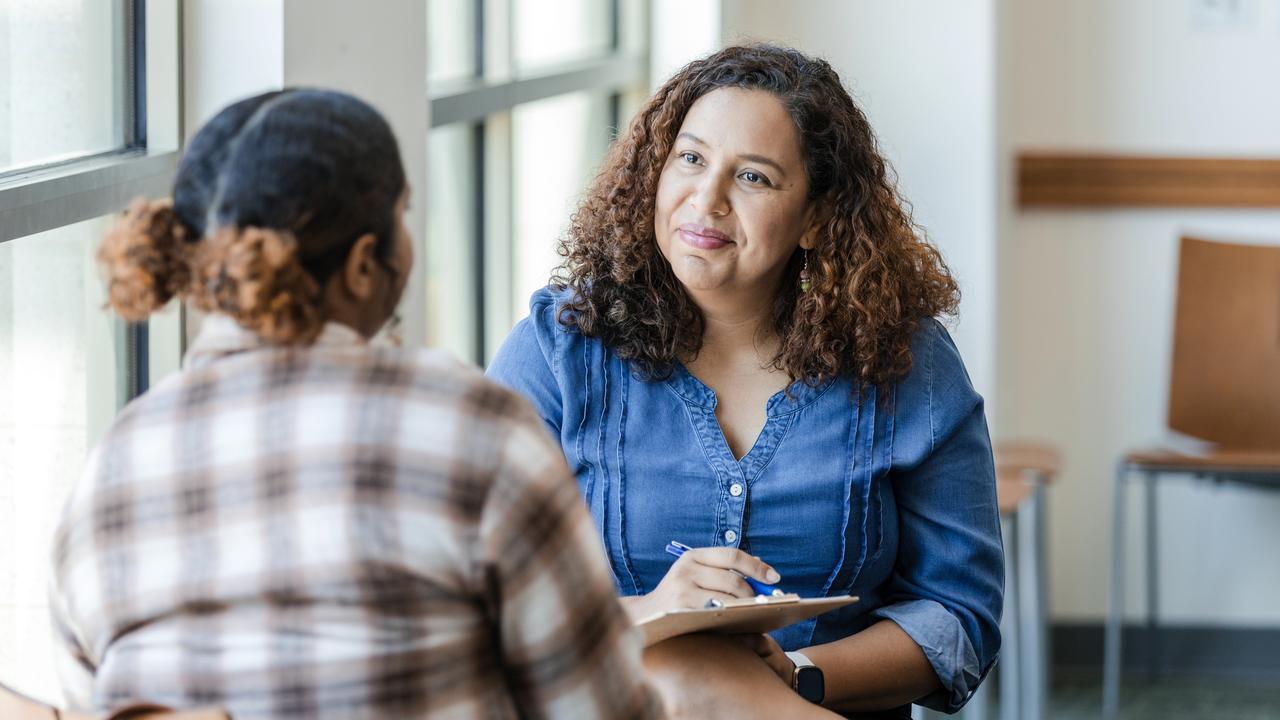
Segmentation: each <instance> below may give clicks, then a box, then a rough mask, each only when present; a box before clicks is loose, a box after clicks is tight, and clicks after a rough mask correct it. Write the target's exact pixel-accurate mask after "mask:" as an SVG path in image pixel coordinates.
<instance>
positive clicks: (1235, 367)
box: [1169, 237, 1280, 451]
mask: <svg viewBox="0 0 1280 720" xmlns="http://www.w3.org/2000/svg"><path fill="white" fill-rule="evenodd" d="M1169 428H1170V429H1172V430H1176V431H1177V432H1180V433H1184V434H1186V435H1191V436H1193V437H1196V438H1200V439H1202V440H1207V441H1210V442H1213V443H1217V444H1218V445H1219V446H1220V447H1222V448H1225V449H1234V450H1270V451H1275V450H1280V247H1275V246H1268V245H1237V244H1231V243H1221V242H1212V241H1208V240H1199V239H1195V238H1186V237H1184V238H1182V248H1181V252H1180V256H1179V261H1178V301H1177V311H1176V315H1175V319H1174V330H1173V367H1172V370H1171V373H1170V381H1169Z"/></svg>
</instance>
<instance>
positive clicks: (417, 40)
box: [184, 0, 429, 345]
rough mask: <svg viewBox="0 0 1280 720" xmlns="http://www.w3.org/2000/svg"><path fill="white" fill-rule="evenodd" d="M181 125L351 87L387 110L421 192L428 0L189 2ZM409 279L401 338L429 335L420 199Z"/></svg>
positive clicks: (412, 219)
mask: <svg viewBox="0 0 1280 720" xmlns="http://www.w3.org/2000/svg"><path fill="white" fill-rule="evenodd" d="M184 9H185V17H184V21H185V25H186V34H185V41H186V45H185V60H186V65H185V68H184V77H185V81H186V86H185V88H184V92H185V110H186V112H185V125H186V128H185V129H186V133H187V136H188V137H190V135H191V134H193V133H194V132H195V131H196V130H198V129H199V128H200V125H201V124H203V123H204V122H205V121H206V120H208V119H209V118H210V117H212V116H213V115H214V114H215V113H217V111H218V110H220V109H222V108H223V107H224V106H226V105H227V104H229V103H231V102H232V101H234V100H238V99H240V98H243V97H246V96H249V95H253V94H256V93H259V92H264V91H266V90H271V89H277V88H281V87H285V86H290V87H292V86H300V85H301V86H320V87H328V88H336V89H339V90H345V91H347V92H350V93H353V94H355V95H357V96H359V97H360V98H362V99H364V100H366V101H368V102H369V103H370V104H372V105H373V106H374V107H376V108H377V109H378V110H379V111H380V112H382V113H383V115H384V116H386V118H387V121H388V122H389V123H390V124H391V127H392V129H393V130H394V131H395V133H396V136H397V138H398V139H399V141H400V154H401V156H402V157H403V158H404V163H405V172H406V173H407V176H408V179H409V183H410V185H411V186H412V187H413V188H414V191H415V193H417V194H418V197H419V198H421V197H422V194H423V193H425V192H426V153H427V151H426V144H427V127H428V111H429V109H428V103H427V84H426V72H427V61H426V45H425V43H424V39H425V38H426V35H427V32H426V28H427V21H426V5H425V3H423V2H421V1H420V0H379V2H377V3H359V4H358V3H351V2H345V1H344V0H185V5H184ZM412 207H413V209H411V210H410V212H409V213H408V218H407V224H408V226H409V229H410V232H411V233H412V234H413V236H414V238H415V240H416V245H415V249H416V260H415V265H414V272H413V276H412V277H411V278H410V282H409V286H408V288H407V289H406V291H405V297H404V300H403V301H402V303H401V314H402V316H403V320H404V323H403V332H402V335H403V337H404V342H405V344H406V345H420V344H422V342H423V341H424V339H425V337H426V311H425V299H424V289H423V288H424V278H425V265H426V264H425V261H424V258H425V257H426V253H425V250H424V245H423V243H424V238H425V237H426V215H425V212H424V209H425V207H426V202H424V201H421V200H419V201H418V202H415V203H413V204H412Z"/></svg>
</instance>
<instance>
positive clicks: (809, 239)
mask: <svg viewBox="0 0 1280 720" xmlns="http://www.w3.org/2000/svg"><path fill="white" fill-rule="evenodd" d="M819 215H821V213H820V212H819V209H818V206H817V204H816V203H810V204H809V207H808V208H807V209H806V210H805V211H804V233H803V234H801V235H800V247H801V249H803V250H812V249H813V248H814V247H815V246H816V245H817V243H818V231H819V230H820V229H821V227H820V225H819V223H818V217H819Z"/></svg>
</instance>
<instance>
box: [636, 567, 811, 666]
mask: <svg viewBox="0 0 1280 720" xmlns="http://www.w3.org/2000/svg"><path fill="white" fill-rule="evenodd" d="M739 573H741V574H739ZM743 575H749V576H751V577H753V578H755V579H756V580H759V581H760V582H765V583H770V584H772V583H776V582H778V581H779V580H781V579H782V578H781V576H780V575H778V571H777V570H774V569H773V568H772V567H770V566H769V565H767V564H766V563H764V562H763V561H761V560H760V558H758V557H753V556H751V555H748V554H746V553H745V552H743V551H741V550H739V549H737V548H730V547H710V548H696V549H693V550H690V551H688V552H686V553H685V554H684V555H682V556H680V558H679V559H677V560H676V562H675V564H674V565H672V566H671V569H670V570H668V571H667V574H666V576H665V577H663V578H662V582H660V583H658V587H656V588H654V590H653V592H651V593H649V594H648V595H643V596H641V597H637V598H631V599H630V600H629V601H627V602H626V603H625V604H626V607H627V611H628V612H629V613H630V614H631V617H632V619H635V620H639V619H641V618H644V617H648V616H649V615H653V614H655V613H660V612H665V611H667V610H675V609H677V608H701V607H706V604H707V601H708V600H720V601H722V602H723V601H725V600H732V599H733V598H749V597H755V591H754V590H752V589H751V586H750V585H748V584H747V583H746V581H744V580H743V579H742V576H743ZM788 682H789V681H788Z"/></svg>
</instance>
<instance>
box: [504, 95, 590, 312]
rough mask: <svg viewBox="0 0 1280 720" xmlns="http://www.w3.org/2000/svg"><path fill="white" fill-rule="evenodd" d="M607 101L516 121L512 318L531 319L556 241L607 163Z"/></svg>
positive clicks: (519, 114)
mask: <svg viewBox="0 0 1280 720" xmlns="http://www.w3.org/2000/svg"><path fill="white" fill-rule="evenodd" d="M611 132H612V129H611V128H610V126H609V101H608V96H607V95H600V94H596V95H591V94H588V93H585V92H581V93H573V94H570V95H561V96H559V97H554V98H550V99H547V100H541V101H539V102H536V103H529V104H528V105H521V106H519V107H517V108H516V109H515V111H514V112H513V113H512V133H513V137H512V143H513V155H512V172H513V182H514V186H513V188H512V196H513V214H512V243H513V245H512V253H511V254H512V265H513V268H512V279H513V289H514V293H513V294H512V298H511V300H512V303H513V305H512V316H511V317H512V318H513V319H516V320H518V319H520V318H523V317H524V316H526V315H528V314H529V296H530V295H531V294H533V292H534V291H536V290H537V289H538V288H541V287H542V286H544V285H546V284H547V280H548V279H549V277H550V275H551V271H552V270H553V269H554V268H555V267H556V266H557V265H559V264H560V256H559V254H558V252H557V248H558V245H559V241H560V239H561V237H562V236H563V234H564V232H565V230H566V229H567V228H568V225H569V216H570V215H572V214H573V211H574V209H575V208H576V206H577V204H578V201H579V200H580V199H581V197H582V194H583V192H584V191H585V190H586V186H587V184H588V183H589V182H590V181H591V178H592V176H593V175H594V173H595V169H596V167H597V166H598V165H599V163H600V161H601V160H602V159H603V158H604V153H605V150H606V149H607V148H608V144H609V138H610V133H611Z"/></svg>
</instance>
